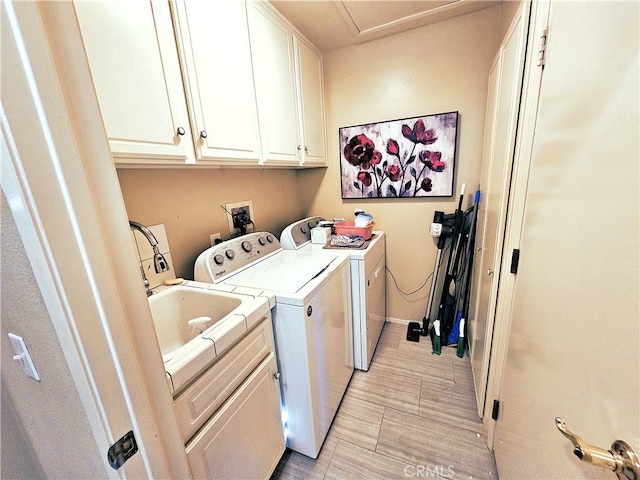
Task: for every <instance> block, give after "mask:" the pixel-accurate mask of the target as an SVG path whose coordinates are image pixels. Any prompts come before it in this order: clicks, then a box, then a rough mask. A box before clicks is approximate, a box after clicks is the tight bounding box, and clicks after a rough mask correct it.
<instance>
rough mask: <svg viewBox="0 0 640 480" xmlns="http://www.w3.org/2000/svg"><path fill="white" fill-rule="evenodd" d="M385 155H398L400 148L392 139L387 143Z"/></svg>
mask: <svg viewBox="0 0 640 480" xmlns="http://www.w3.org/2000/svg"><path fill="white" fill-rule="evenodd" d="M387 153H388V154H389V155H395V156H396V157H397V156H398V155H400V146H399V145H398V142H396V141H395V140H394V139H393V138H390V139H389V140H388V141H387Z"/></svg>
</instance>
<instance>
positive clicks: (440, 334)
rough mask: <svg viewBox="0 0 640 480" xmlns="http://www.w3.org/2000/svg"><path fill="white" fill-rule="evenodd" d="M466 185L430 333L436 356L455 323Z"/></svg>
mask: <svg viewBox="0 0 640 480" xmlns="http://www.w3.org/2000/svg"><path fill="white" fill-rule="evenodd" d="M464 191H465V184H464V183H463V184H462V188H461V191H460V199H459V201H458V209H457V210H456V212H455V221H454V226H453V232H452V235H451V236H452V238H453V240H452V241H453V242H454V245H453V248H452V249H451V251H450V252H449V260H448V261H447V269H446V275H445V279H444V283H443V285H442V294H441V296H440V305H439V307H438V315H437V317H436V319H435V320H434V322H433V328H432V329H431V331H430V335H431V344H432V351H433V353H435V354H436V355H440V351H441V350H440V349H441V346H442V339H443V338H444V339H445V345H446V344H447V343H446V339H447V338H448V335H449V331H450V330H451V327H452V326H453V323H454V320H455V319H454V318H453V317H454V316H455V310H456V305H455V303H456V299H455V296H454V295H453V294H452V293H451V287H452V283H453V281H454V278H455V275H454V273H455V269H456V267H457V263H458V261H459V256H458V252H459V251H460V247H461V241H462V226H463V221H464V213H463V211H462V201H463V200H464Z"/></svg>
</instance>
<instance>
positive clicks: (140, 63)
mask: <svg viewBox="0 0 640 480" xmlns="http://www.w3.org/2000/svg"><path fill="white" fill-rule="evenodd" d="M75 9H76V14H77V17H78V22H79V24H80V29H81V31H82V36H83V40H84V45H85V51H86V55H87V58H88V60H89V66H90V69H91V74H92V76H93V81H94V84H95V89H96V93H97V97H98V102H99V104H100V109H101V111H102V117H103V121H104V125H105V129H106V132H107V136H108V138H109V144H110V147H111V152H112V155H113V157H114V161H115V162H116V163H118V164H130V163H132V164H154V165H158V164H167V165H173V164H184V163H193V162H194V161H195V157H194V152H193V145H192V137H191V129H190V126H189V116H188V113H187V107H186V105H185V101H184V89H183V86H182V77H181V75H180V65H179V62H178V55H177V51H176V44H175V37H174V35H173V26H172V22H171V16H170V12H169V7H168V4H167V3H166V2H155V1H153V2H144V1H136V2H124V1H117V0H101V1H91V2H88V1H83V0H80V1H77V2H75Z"/></svg>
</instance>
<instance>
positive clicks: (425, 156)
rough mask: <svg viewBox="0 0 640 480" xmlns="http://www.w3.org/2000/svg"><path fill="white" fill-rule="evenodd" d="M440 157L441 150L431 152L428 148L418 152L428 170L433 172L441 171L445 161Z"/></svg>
mask: <svg viewBox="0 0 640 480" xmlns="http://www.w3.org/2000/svg"><path fill="white" fill-rule="evenodd" d="M441 158H442V152H432V151H430V150H423V151H421V152H420V161H421V162H422V163H424V164H425V165H426V166H427V167H429V170H433V171H434V172H441V171H443V170H444V167H445V163H444V162H443V161H442V160H440V159H441Z"/></svg>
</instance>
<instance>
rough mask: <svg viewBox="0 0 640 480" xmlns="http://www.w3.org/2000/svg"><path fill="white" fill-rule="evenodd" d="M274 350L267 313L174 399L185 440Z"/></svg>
mask: <svg viewBox="0 0 640 480" xmlns="http://www.w3.org/2000/svg"><path fill="white" fill-rule="evenodd" d="M273 350H274V342H273V328H272V326H271V319H270V316H266V317H265V318H264V319H263V320H261V321H260V322H259V323H258V325H257V326H256V328H255V329H254V330H253V331H252V332H251V333H249V334H248V335H247V336H246V337H245V338H243V339H242V340H241V341H240V342H239V343H238V345H236V346H235V347H233V348H232V349H231V350H229V351H228V352H227V353H226V354H225V355H224V356H222V357H221V358H220V359H219V360H218V361H217V362H216V363H214V364H213V366H212V367H211V368H210V369H209V370H207V371H206V372H205V373H204V374H203V375H202V376H201V377H200V378H199V379H198V380H196V381H195V383H194V384H193V385H191V386H190V387H189V388H188V389H187V390H185V391H184V392H183V393H181V394H180V395H179V396H178V397H177V398H176V399H175V402H174V408H175V413H176V418H177V420H178V426H179V428H180V433H181V434H182V438H183V440H184V441H185V442H187V441H188V440H189V439H190V438H191V437H192V436H193V434H194V433H195V432H196V431H197V430H198V429H199V428H200V427H201V426H202V425H203V424H204V422H205V421H206V420H207V419H208V418H209V417H210V416H211V415H212V414H213V413H214V412H215V411H216V410H217V409H218V408H220V406H221V405H222V404H223V403H224V401H225V400H226V399H227V398H229V396H230V395H231V394H232V393H233V391H234V390H235V389H236V388H238V386H240V384H242V382H243V381H244V380H245V379H246V378H247V377H248V376H249V374H250V373H251V372H252V371H253V370H254V369H255V368H256V366H257V365H258V364H260V362H261V361H262V360H263V359H264V358H265V357H266V356H267V355H268V354H269V353H270V352H272V351H273Z"/></svg>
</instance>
